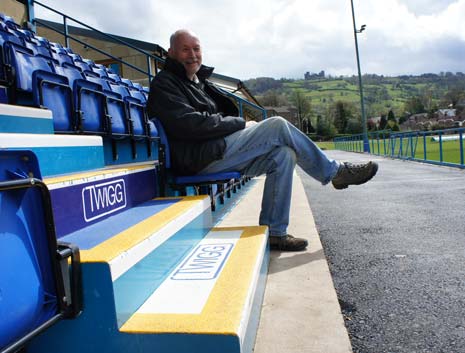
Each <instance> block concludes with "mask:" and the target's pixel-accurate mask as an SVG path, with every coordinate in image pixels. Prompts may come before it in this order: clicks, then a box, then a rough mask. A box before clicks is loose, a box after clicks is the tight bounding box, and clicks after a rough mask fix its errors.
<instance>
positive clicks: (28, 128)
mask: <svg viewBox="0 0 465 353" xmlns="http://www.w3.org/2000/svg"><path fill="white" fill-rule="evenodd" d="M0 131H1V132H2V133H29V134H53V121H52V119H50V118H29V117H23V116H13V115H3V114H1V115H0Z"/></svg>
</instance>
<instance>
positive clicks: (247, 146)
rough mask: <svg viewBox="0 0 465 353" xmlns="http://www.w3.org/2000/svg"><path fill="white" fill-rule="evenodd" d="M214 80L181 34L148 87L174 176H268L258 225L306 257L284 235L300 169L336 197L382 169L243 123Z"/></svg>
mask: <svg viewBox="0 0 465 353" xmlns="http://www.w3.org/2000/svg"><path fill="white" fill-rule="evenodd" d="M212 73H213V68H210V67H207V66H204V65H202V50H201V47H200V41H199V39H198V38H197V36H196V35H195V34H194V33H192V32H191V31H188V30H178V31H176V32H175V33H174V34H173V35H172V36H171V38H170V48H169V50H168V58H167V60H166V62H165V66H164V69H163V70H162V71H161V72H160V73H158V74H157V75H156V76H155V78H154V79H153V80H152V82H151V85H150V94H149V98H148V102H147V110H148V114H149V116H150V117H156V118H158V119H160V120H161V122H162V123H163V126H164V128H165V130H166V133H167V135H168V137H169V139H170V145H171V157H172V165H173V168H174V169H175V170H176V172H177V173H180V174H191V175H192V174H207V173H220V172H231V171H239V172H241V173H242V174H243V175H245V176H250V177H254V176H258V175H262V174H266V181H265V189H264V192H263V200H262V209H261V213H260V219H259V223H260V224H261V225H267V226H268V227H269V232H270V246H271V248H272V249H277V250H283V251H299V250H304V249H305V248H306V247H307V244H308V243H307V240H305V239H300V238H295V237H293V236H291V235H289V234H287V226H288V224H289V212H290V202H291V193H292V175H293V171H294V167H295V165H296V164H298V165H299V166H300V167H301V168H302V169H303V170H304V171H305V172H306V173H307V174H308V175H310V176H311V177H313V178H315V179H316V180H318V181H320V182H321V183H322V184H327V183H329V182H332V184H333V186H334V187H335V188H336V189H344V188H347V187H348V186H349V185H358V184H363V183H365V182H367V181H368V180H370V179H371V178H372V177H373V176H374V175H375V174H376V172H377V170H378V165H377V164H376V163H373V162H369V163H366V164H362V165H353V164H350V163H347V162H346V163H339V162H337V161H335V160H332V159H329V158H328V157H327V156H326V155H325V154H324V153H323V152H322V151H321V150H320V149H319V148H318V146H317V145H316V144H314V143H313V142H312V141H311V140H310V139H309V138H308V137H307V136H306V135H304V134H303V133H302V132H301V131H300V130H298V129H297V128H296V127H294V126H293V125H292V124H290V123H289V122H288V121H287V120H285V119H283V118H281V117H272V118H268V119H265V120H263V121H262V122H260V123H254V122H247V123H246V121H245V120H244V119H243V118H242V117H239V116H238V110H237V108H236V106H235V105H234V104H233V103H232V101H231V100H230V99H229V98H228V97H226V96H225V95H224V94H223V93H222V92H221V91H220V90H219V89H217V88H216V87H215V86H214V85H213V84H212V83H211V82H210V81H208V78H209V77H210V76H211V74H212Z"/></svg>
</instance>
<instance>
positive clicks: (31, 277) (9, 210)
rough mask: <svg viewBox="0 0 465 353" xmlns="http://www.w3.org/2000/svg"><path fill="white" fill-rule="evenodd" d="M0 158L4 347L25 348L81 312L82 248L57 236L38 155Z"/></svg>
mask: <svg viewBox="0 0 465 353" xmlns="http://www.w3.org/2000/svg"><path fill="white" fill-rule="evenodd" d="M0 158H1V160H2V164H1V170H0V204H1V205H2V207H1V210H2V222H0V234H1V235H2V236H0V268H1V269H2V270H1V271H0V287H1V289H2V293H1V294H2V296H1V305H0V317H1V320H0V351H1V352H25V351H26V349H27V344H28V343H29V341H30V340H31V339H32V338H33V337H35V336H37V335H38V334H40V333H42V332H43V331H45V330H46V329H47V328H48V327H50V326H51V325H53V324H54V323H56V322H57V321H59V320H62V319H65V318H66V319H71V318H74V317H76V316H77V315H78V314H79V313H80V311H81V308H82V304H81V303H82V299H81V297H82V295H81V291H80V288H79V287H80V277H81V276H80V273H81V268H80V259H79V249H78V248H77V247H76V246H74V245H72V244H66V243H63V242H57V240H56V234H55V227H54V222H53V210H52V205H51V198H50V193H49V191H48V189H47V186H46V185H45V184H44V183H43V182H42V181H41V180H40V171H39V168H38V165H37V158H36V157H35V155H34V154H33V153H32V152H29V151H0ZM10 170H11V171H21V172H22V173H23V174H25V176H22V175H21V174H19V173H16V174H13V173H11V172H10ZM31 175H32V176H33V177H31Z"/></svg>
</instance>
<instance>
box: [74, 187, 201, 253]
mask: <svg viewBox="0 0 465 353" xmlns="http://www.w3.org/2000/svg"><path fill="white" fill-rule="evenodd" d="M166 199H168V198H163V200H166ZM176 199H179V198H176ZM205 199H209V196H206V195H203V196H186V197H182V198H181V200H180V201H178V202H176V203H174V204H173V205H171V206H169V207H167V208H165V209H164V210H162V211H160V212H158V213H157V214H155V215H153V216H152V217H150V218H147V219H146V220H144V221H142V222H140V223H137V224H135V225H134V226H132V227H130V228H127V229H126V230H125V231H123V232H121V233H119V234H117V235H115V236H113V237H112V238H110V239H108V240H106V241H104V242H102V243H100V244H99V245H97V246H95V247H94V248H92V249H90V250H81V262H109V261H111V260H112V259H114V258H115V257H117V256H118V255H120V254H122V253H124V252H126V251H128V250H129V249H131V248H132V247H134V246H135V245H137V244H139V243H140V242H142V241H144V240H145V239H147V238H148V237H150V236H152V235H153V234H155V233H157V232H158V231H159V230H160V229H162V228H163V227H165V226H166V225H167V224H169V223H170V222H172V221H174V220H176V218H178V217H179V216H180V215H182V214H183V213H185V212H187V211H188V210H189V209H190V208H192V207H194V206H195V205H196V204H199V203H202V202H205V201H204V200H205ZM155 200H157V199H155ZM159 200H162V199H159Z"/></svg>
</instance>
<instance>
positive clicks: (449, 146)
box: [334, 128, 465, 168]
mask: <svg viewBox="0 0 465 353" xmlns="http://www.w3.org/2000/svg"><path fill="white" fill-rule="evenodd" d="M464 133H465V128H451V129H444V130H436V131H408V132H393V131H389V130H385V131H376V132H371V133H369V134H368V139H369V143H370V148H371V153H372V154H375V155H378V156H387V157H392V158H400V159H407V160H414V161H420V162H425V163H431V164H438V165H445V166H450V167H456V168H465V161H464V160H465V156H464V142H463V138H464ZM334 146H335V148H336V149H339V150H343V151H350V152H363V134H358V135H351V136H345V137H338V138H335V139H334Z"/></svg>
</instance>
